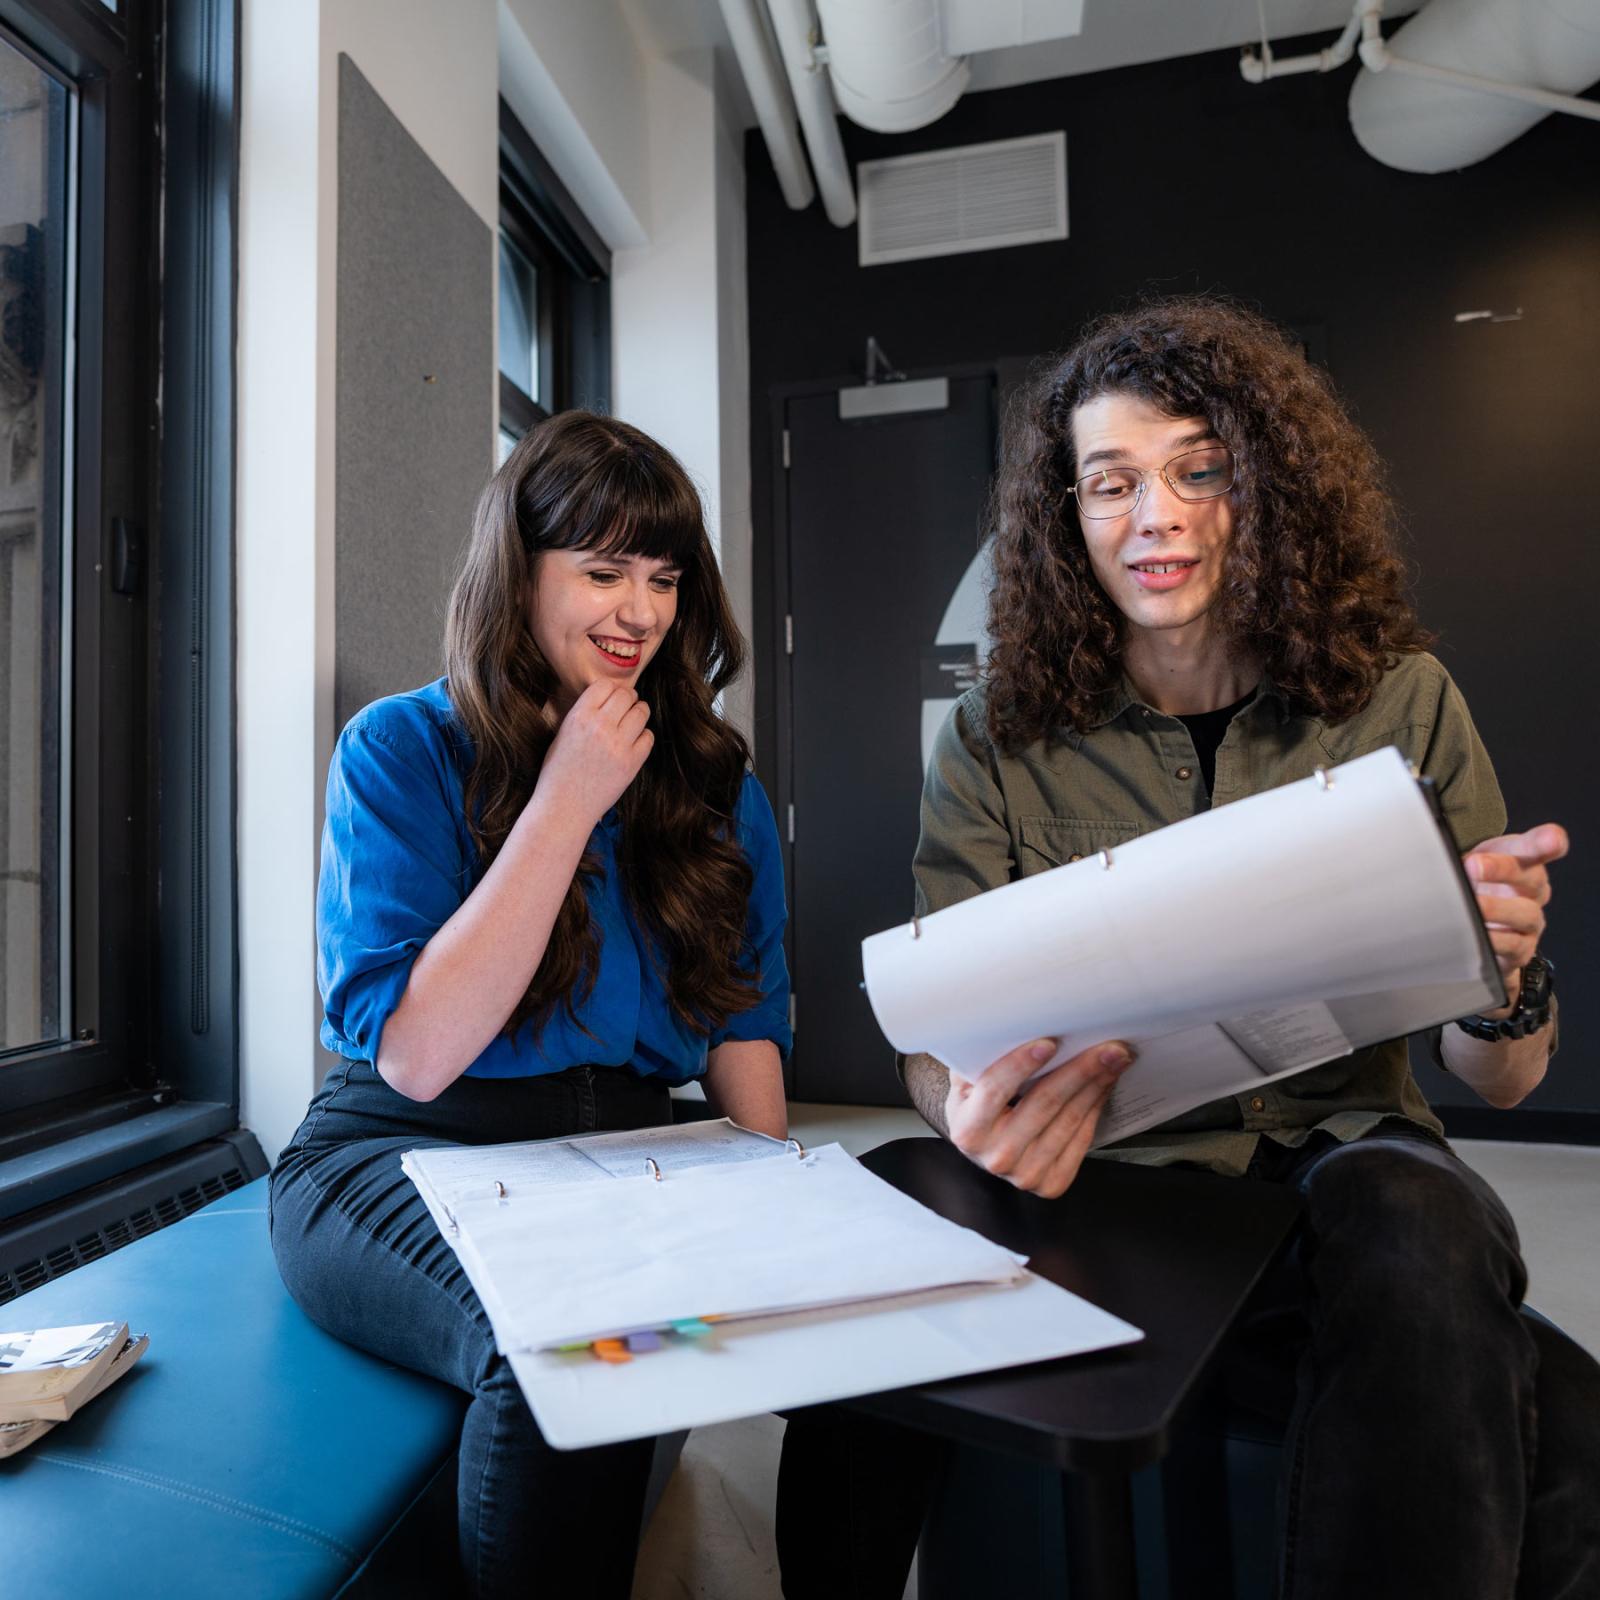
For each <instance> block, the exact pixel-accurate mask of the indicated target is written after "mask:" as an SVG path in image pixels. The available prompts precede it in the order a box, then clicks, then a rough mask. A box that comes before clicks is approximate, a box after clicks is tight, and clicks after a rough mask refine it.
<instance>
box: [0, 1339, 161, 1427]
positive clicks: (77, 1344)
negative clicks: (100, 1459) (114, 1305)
mask: <svg viewBox="0 0 1600 1600" xmlns="http://www.w3.org/2000/svg"><path fill="white" fill-rule="evenodd" d="M149 1344H150V1337H149V1335H148V1334H138V1335H136V1336H133V1335H130V1334H129V1332H128V1325H127V1323H125V1322H98V1323H96V1322H90V1323H82V1324H78V1325H75V1326H73V1327H69V1328H31V1329H27V1330H25V1331H22V1332H17V1333H0V1457H3V1456H9V1455H15V1454H16V1453H17V1451H19V1450H23V1449H26V1448H27V1446H28V1445H30V1444H32V1443H33V1442H34V1441H35V1440H36V1439H39V1438H40V1437H42V1436H43V1435H44V1434H46V1433H48V1432H49V1431H50V1429H51V1428H53V1427H55V1426H56V1424H57V1423H60V1422H65V1421H66V1420H67V1419H68V1418H69V1417H71V1416H72V1415H73V1414H74V1413H75V1412H76V1411H78V1410H79V1409H80V1408H81V1407H82V1406H84V1405H86V1404H87V1403H88V1402H89V1401H90V1400H92V1399H94V1397H95V1396H96V1395H97V1394H101V1393H103V1392H104V1391H105V1390H106V1389H109V1388H110V1387H111V1385H112V1384H114V1383H115V1382H116V1381H117V1379H119V1378H120V1377H121V1376H122V1375H123V1374H124V1373H125V1372H127V1371H128V1370H129V1369H130V1368H131V1367H132V1366H133V1365H134V1363H135V1362H136V1361H138V1359H139V1357H140V1356H142V1355H143V1354H144V1353H145V1351H146V1350H147V1349H148V1348H149Z"/></svg>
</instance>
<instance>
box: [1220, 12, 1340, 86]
mask: <svg viewBox="0 0 1600 1600" xmlns="http://www.w3.org/2000/svg"><path fill="white" fill-rule="evenodd" d="M1360 37H1361V9H1360V7H1359V6H1358V7H1357V8H1356V10H1355V12H1354V14H1353V15H1352V16H1351V18H1350V20H1349V21H1348V22H1347V23H1346V24H1345V25H1344V32H1343V33H1341V34H1340V35H1339V37H1338V38H1337V39H1335V40H1334V41H1333V43H1332V44H1330V45H1329V46H1328V48H1327V49H1326V50H1318V51H1315V52H1314V53H1313V54H1311V55H1308V56H1284V57H1282V58H1281V59H1280V58H1279V57H1278V56H1275V55H1273V53H1272V46H1271V45H1270V44H1268V43H1267V41H1266V40H1265V39H1263V40H1262V41H1261V53H1260V54H1259V55H1258V54H1257V53H1256V52H1255V51H1253V50H1246V51H1245V53H1244V54H1243V55H1242V56H1240V57H1239V71H1240V73H1241V74H1242V75H1243V77H1244V79H1245V81H1246V82H1247V83H1265V82H1266V81H1267V79H1268V78H1288V77H1292V76H1293V75H1294V74H1295V73H1297V72H1333V71H1336V70H1337V69H1338V68H1339V67H1342V66H1343V65H1344V64H1345V62H1347V61H1348V60H1349V59H1350V58H1351V57H1352V56H1353V55H1354V54H1355V53H1356V40H1357V39H1359V38H1360Z"/></svg>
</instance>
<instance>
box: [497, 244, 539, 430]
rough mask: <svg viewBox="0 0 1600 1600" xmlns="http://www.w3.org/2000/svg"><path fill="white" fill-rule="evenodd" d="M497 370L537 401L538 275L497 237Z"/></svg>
mask: <svg viewBox="0 0 1600 1600" xmlns="http://www.w3.org/2000/svg"><path fill="white" fill-rule="evenodd" d="M500 370H501V371H502V372H503V373H504V374H505V375H506V376H507V377H508V378H509V379H510V380H511V381H512V382H513V383H514V384H516V386H517V387H518V388H519V389H520V390H521V391H522V392H523V393H524V394H525V395H527V397H528V398H529V399H530V400H539V399H540V398H541V397H540V394H539V275H538V273H537V271H536V270H535V268H534V265H533V263H532V262H531V261H530V260H528V258H527V257H526V256H525V255H524V254H523V253H522V252H521V251H520V250H519V249H518V248H517V247H516V246H515V245H514V244H513V243H512V242H511V241H510V240H509V239H508V238H507V237H506V236H505V234H503V233H502V234H501V235H500Z"/></svg>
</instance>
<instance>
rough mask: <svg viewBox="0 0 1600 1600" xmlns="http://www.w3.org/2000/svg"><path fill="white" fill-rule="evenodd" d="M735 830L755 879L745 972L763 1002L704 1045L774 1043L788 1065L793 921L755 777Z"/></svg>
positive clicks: (749, 779) (774, 833)
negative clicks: (788, 950) (786, 936)
mask: <svg viewBox="0 0 1600 1600" xmlns="http://www.w3.org/2000/svg"><path fill="white" fill-rule="evenodd" d="M734 824H735V826H736V827H737V829H738V832H739V843H740V845H741V846H742V847H743V849H744V853H745V856H746V857H747V858H748V860H749V862H750V870H751V872H752V873H753V875H754V878H753V881H752V883H751V885H750V900H749V904H748V907H747V909H746V912H745V962H744V966H745V970H746V971H747V972H750V973H752V974H753V975H754V977H755V979H756V982H757V983H758V984H759V985H760V989H761V998H760V999H759V1000H758V1001H756V1003H755V1004H754V1005H753V1006H750V1007H749V1008H748V1009H746V1010H744V1011H736V1012H734V1013H733V1014H732V1015H731V1016H730V1017H729V1018H728V1019H727V1021H726V1022H724V1023H723V1024H722V1026H721V1027H719V1028H713V1029H712V1031H711V1035H710V1037H709V1038H708V1039H707V1041H706V1044H707V1047H708V1048H709V1049H713V1050H714V1049H715V1048H716V1047H717V1046H718V1045H719V1044H723V1043H725V1042H726V1041H727V1040H729V1039H770V1040H772V1042H773V1043H774V1044H776V1045H777V1047H778V1049H779V1050H780V1052H782V1054H783V1056H784V1058H785V1060H787V1059H788V1055H789V1050H790V1048H791V1046H792V1045H793V1043H794V1036H793V1035H792V1034H791V1033H790V1031H789V962H788V959H787V957H786V956H785V955H784V951H783V930H784V927H785V925H786V924H787V922H788V920H789V912H788V906H787V904H786V903H785V900H784V894H783V856H782V852H781V851H780V850H779V848H778V825H777V823H776V822H775V821H774V820H773V816H772V806H771V803H770V802H769V801H768V799H767V792H766V790H765V789H763V788H762V787H761V785H760V783H758V782H757V781H756V779H755V777H754V776H752V775H749V774H747V775H746V777H745V780H744V787H743V788H742V789H741V790H740V791H739V801H738V804H737V806H736V807H735V808H734Z"/></svg>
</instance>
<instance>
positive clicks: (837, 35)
mask: <svg viewBox="0 0 1600 1600" xmlns="http://www.w3.org/2000/svg"><path fill="white" fill-rule="evenodd" d="M817 10H818V12H819V13H820V15H821V18H822V37H823V41H824V43H825V46H826V59H827V63H828V74H829V76H830V77H831V78H832V79H833V92H834V94H835V96H836V97H837V98H838V101H839V109H840V110H841V111H843V112H844V114H845V115H846V116H847V117H849V118H850V120H851V121H852V122H856V123H859V124H860V125H861V126H862V127H863V128H871V129H873V130H874V131H875V132H877V133H909V132H910V131H911V130H912V129H913V128H925V127H927V125H928V124H929V123H930V122H937V121H938V120H939V118H940V117H942V116H943V115H944V114H945V112H947V111H948V110H949V109H950V108H951V106H953V105H954V104H955V103H956V101H957V100H959V99H960V98H961V96H962V93H963V92H964V91H965V89H966V87H967V80H968V78H969V77H970V76H971V73H970V72H969V70H968V67H967V63H966V59H965V57H959V56H958V57H955V58H952V57H950V56H948V55H946V54H945V50H944V33H943V28H942V26H941V24H940V20H939V5H938V0H817Z"/></svg>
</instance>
